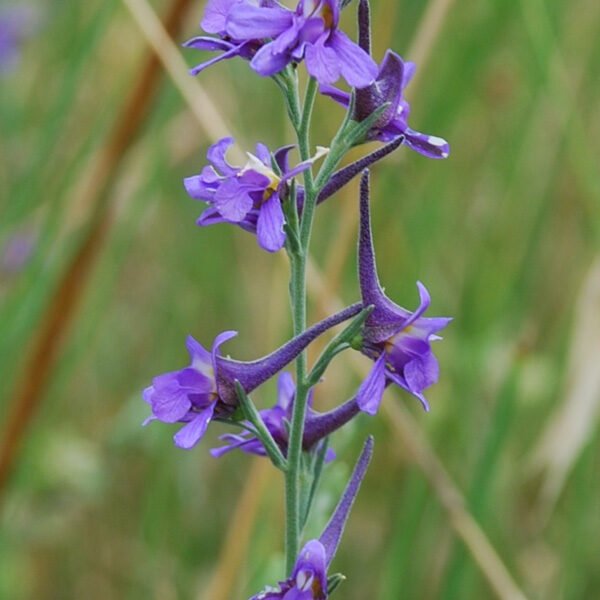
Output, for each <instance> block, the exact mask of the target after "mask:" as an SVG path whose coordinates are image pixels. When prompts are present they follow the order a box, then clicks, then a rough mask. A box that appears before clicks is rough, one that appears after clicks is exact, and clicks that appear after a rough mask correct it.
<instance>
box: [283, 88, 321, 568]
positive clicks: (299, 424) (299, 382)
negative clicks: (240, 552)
mask: <svg viewBox="0 0 600 600" xmlns="http://www.w3.org/2000/svg"><path fill="white" fill-rule="evenodd" d="M290 79H291V78H290ZM289 82H290V86H289V87H288V94H287V95H286V97H287V101H288V112H289V114H290V116H291V118H292V123H293V125H294V129H295V130H296V134H297V137H298V148H299V151H300V159H301V160H302V161H304V160H308V158H310V138H309V133H310V122H311V116H312V110H313V106H314V101H315V96H316V93H317V82H316V80H315V79H313V78H311V79H310V80H309V81H308V84H307V87H306V95H305V99H304V107H303V108H302V109H301V108H300V97H299V93H298V80H297V78H296V77H294V78H293V80H292V79H291V80H289ZM304 188H305V196H304V209H303V212H302V219H301V224H300V248H299V249H298V252H296V253H293V254H291V256H290V259H291V268H292V274H291V284H290V293H291V301H292V315H293V321H294V335H299V334H300V333H302V332H303V331H304V330H305V329H306V257H307V254H308V246H309V243H310V232H311V229H312V221H313V216H314V209H315V206H316V199H317V196H316V193H315V190H314V181H313V175H312V171H311V169H307V170H306V171H305V172H304ZM306 362H307V361H306V353H305V352H302V353H301V354H300V355H299V356H298V358H297V359H296V397H295V400H294V411H293V415H292V422H291V426H290V433H289V443H288V456H287V465H288V468H287V471H286V477H285V491H286V571H287V573H288V574H289V573H291V571H292V569H293V568H294V563H295V562H296V557H297V556H298V552H299V549H300V534H301V529H302V525H301V521H302V516H303V515H301V514H300V510H301V508H300V475H301V459H302V438H303V437H304V421H305V418H306V406H307V403H308V387H307V386H306Z"/></svg>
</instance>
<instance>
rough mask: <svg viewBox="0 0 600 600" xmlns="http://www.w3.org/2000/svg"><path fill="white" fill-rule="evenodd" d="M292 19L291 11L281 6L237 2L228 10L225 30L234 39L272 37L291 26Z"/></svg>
mask: <svg viewBox="0 0 600 600" xmlns="http://www.w3.org/2000/svg"><path fill="white" fill-rule="evenodd" d="M292 21H293V19H292V13H291V12H289V11H288V10H284V9H283V8H278V7H273V8H263V7H259V6H252V5H251V4H238V5H237V6H234V7H233V8H232V9H231V10H230V11H229V14H228V16H227V24H226V31H227V33H228V35H230V36H231V37H232V38H233V39H235V40H258V39H262V38H274V37H277V36H278V35H280V34H281V33H283V32H284V31H285V30H286V29H288V28H289V27H291V26H292Z"/></svg>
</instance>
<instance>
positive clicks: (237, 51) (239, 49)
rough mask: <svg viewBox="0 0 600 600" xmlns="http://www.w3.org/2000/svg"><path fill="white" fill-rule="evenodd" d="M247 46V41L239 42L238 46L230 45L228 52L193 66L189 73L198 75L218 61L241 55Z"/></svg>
mask: <svg viewBox="0 0 600 600" xmlns="http://www.w3.org/2000/svg"><path fill="white" fill-rule="evenodd" d="M246 47H247V44H246V43H243V44H239V45H238V46H233V47H230V48H229V50H227V51H226V52H223V54H219V55H218V56H215V57H214V58H211V59H210V60H207V61H205V62H203V63H200V64H199V65H196V66H195V67H192V68H191V69H190V70H189V73H190V75H193V76H196V75H198V74H200V73H201V72H202V71H204V70H205V69H208V67H212V66H213V65H216V64H217V63H219V62H221V61H222V60H227V59H229V58H235V57H236V56H240V55H242V54H243V52H244V51H245V49H246Z"/></svg>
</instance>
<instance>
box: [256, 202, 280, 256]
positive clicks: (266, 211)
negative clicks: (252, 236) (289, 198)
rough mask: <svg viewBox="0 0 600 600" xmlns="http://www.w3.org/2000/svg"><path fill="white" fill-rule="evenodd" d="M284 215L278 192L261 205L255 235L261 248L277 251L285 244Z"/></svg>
mask: <svg viewBox="0 0 600 600" xmlns="http://www.w3.org/2000/svg"><path fill="white" fill-rule="evenodd" d="M284 223H285V217H284V215H283V209H282V207H281V200H280V199H279V195H278V194H273V195H272V196H271V197H270V198H269V199H268V200H267V201H266V202H265V203H264V204H263V205H262V207H261V209H260V214H259V215H258V224H257V227H256V236H257V239H258V243H259V245H260V247H261V248H263V249H264V250H266V251H267V252H277V251H278V250H281V248H283V245H284V244H285V232H284V231H283V224H284Z"/></svg>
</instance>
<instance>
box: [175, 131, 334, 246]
mask: <svg viewBox="0 0 600 600" xmlns="http://www.w3.org/2000/svg"><path fill="white" fill-rule="evenodd" d="M233 143H234V140H233V138H231V137H226V138H223V139H221V140H219V141H218V142H216V143H215V144H213V145H212V146H211V147H210V148H209V149H208V153H207V158H208V160H209V162H210V163H211V165H210V166H206V167H204V168H203V169H202V171H201V173H200V174H199V175H194V176H192V177H187V178H186V179H185V180H184V186H185V189H186V191H187V193H188V194H189V195H190V196H191V197H192V198H194V199H195V200H204V201H205V202H208V203H209V204H210V206H209V207H208V208H207V209H206V210H205V211H204V213H203V214H202V215H201V217H200V219H198V221H197V223H198V225H212V224H215V223H222V222H227V223H235V224H237V225H239V226H240V227H242V228H244V229H246V230H248V231H252V232H256V236H257V240H258V243H259V245H260V246H261V247H262V248H264V249H265V250H267V251H269V252H276V251H277V250H280V249H281V248H282V247H283V245H284V244H285V239H286V236H285V231H284V228H283V226H284V223H285V217H284V213H283V207H282V201H283V199H284V198H285V194H286V193H287V190H288V183H289V181H290V180H291V179H292V178H293V177H294V176H296V175H298V174H299V173H302V172H303V171H305V170H306V169H308V168H310V166H311V164H313V162H314V161H316V160H317V159H319V158H320V157H321V156H323V154H325V153H326V149H324V148H318V149H317V153H316V154H315V156H314V157H313V158H311V159H309V160H307V161H304V162H302V163H300V164H299V165H297V166H296V167H294V168H293V169H290V167H289V164H288V153H289V151H290V150H291V148H292V147H291V146H286V147H284V148H280V149H279V150H277V151H276V152H275V154H274V155H273V160H274V161H275V164H276V165H277V166H278V169H279V171H280V172H281V174H280V175H279V174H277V173H276V172H275V171H274V170H273V165H272V159H271V153H270V152H269V150H268V148H267V147H266V146H265V145H264V144H257V145H256V155H254V154H250V153H248V162H247V163H246V164H245V165H244V166H243V167H236V166H233V165H231V164H229V163H228V162H227V159H226V156H225V155H226V153H227V149H228V148H229V147H230V146H231V145H232V144H233Z"/></svg>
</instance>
